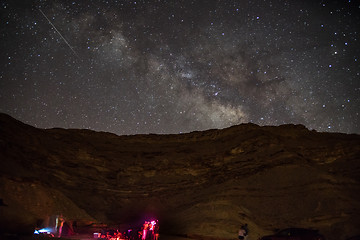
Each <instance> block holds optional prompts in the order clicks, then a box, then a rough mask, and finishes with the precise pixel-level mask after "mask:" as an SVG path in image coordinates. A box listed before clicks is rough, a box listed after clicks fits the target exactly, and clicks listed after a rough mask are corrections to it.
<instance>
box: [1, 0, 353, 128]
mask: <svg viewBox="0 0 360 240" xmlns="http://www.w3.org/2000/svg"><path fill="white" fill-rule="evenodd" d="M359 16H360V1H354V0H351V1H350V0H347V1H316V0H314V1H290V0H289V1H286V0H282V1H280V0H279V1H260V0H253V1H250V0H249V1H234V0H233V1H226V0H223V1H220V0H219V1H214V0H210V1H196V0H194V1H190V0H183V1H178V0H176V1H175V0H174V1H163V0H158V1H146V0H143V1H140V0H138V1H121V0H118V1H93V0H87V1H85V0H84V1H60V0H59V1H45V0H38V1H15V0H7V1H2V2H1V23H0V24H1V25H0V27H1V28H0V36H1V62H0V64H1V72H0V112H4V113H7V114H10V115H11V116H13V117H15V118H17V119H19V120H21V121H23V122H25V123H28V124H30V125H33V126H36V127H40V128H53V127H62V128H86V129H92V130H96V131H106V132H113V133H116V134H119V135H123V134H139V133H141V134H147V133H158V134H167V133H181V132H191V131H196V130H206V129H213V128H225V127H229V126H232V125H237V124H241V123H248V122H252V123H255V124H258V125H261V126H263V125H281V124H288V123H293V124H303V125H305V126H306V127H307V128H309V129H315V130H317V131H322V132H323V131H329V132H344V133H360V125H359V110H360V107H359V106H360V99H359V96H360V95H359V92H360V64H359V55H360V44H359V41H360V40H359V35H360V33H359V30H358V29H359V22H360V17H359Z"/></svg>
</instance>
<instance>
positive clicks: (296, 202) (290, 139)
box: [0, 114, 360, 240]
mask: <svg viewBox="0 0 360 240" xmlns="http://www.w3.org/2000/svg"><path fill="white" fill-rule="evenodd" d="M0 159H1V161H0V173H1V176H0V177H1V183H0V198H1V199H3V202H4V203H5V204H6V206H0V211H2V215H3V216H4V217H3V218H2V219H1V220H0V225H1V226H2V227H0V231H19V226H21V229H26V227H24V226H29V228H31V227H33V225H34V224H35V222H36V221H39V220H41V219H44V218H46V217H47V216H49V215H53V214H63V215H64V216H67V217H68V218H70V219H76V220H77V221H79V222H83V223H90V222H104V223H119V224H120V223H121V224H125V223H130V222H136V221H138V220H139V219H143V218H146V217H156V218H158V219H159V221H160V222H161V231H162V232H167V233H170V234H178V235H186V236H197V237H199V236H201V237H212V238H217V239H234V237H236V234H237V229H238V228H239V226H240V224H242V223H245V222H246V223H248V224H249V227H250V229H251V230H250V231H251V234H250V238H251V239H252V240H255V239H257V238H258V237H260V236H262V235H264V234H268V233H271V232H272V231H273V230H274V229H280V228H285V227H306V228H316V229H319V230H320V232H321V233H323V234H324V235H325V237H326V238H327V239H329V240H332V239H346V238H348V237H351V236H354V235H360V232H359V226H360V194H359V192H360V136H359V135H356V134H352V135H348V134H340V133H318V132H315V131H309V130H308V129H306V128H305V127H304V126H301V125H283V126H278V127H271V126H267V127H260V126H257V125H254V124H242V125H238V126H233V127H230V128H227V129H222V130H208V131H202V132H192V133H187V134H178V135H155V134H150V135H134V136H117V135H115V134H111V133H105V132H94V131H90V130H77V129H37V128H34V127H31V126H28V125H26V124H23V123H21V122H19V121H17V120H15V119H13V118H11V117H10V116H8V115H5V114H0ZM20 212H21V214H20Z"/></svg>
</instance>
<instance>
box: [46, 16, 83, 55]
mask: <svg viewBox="0 0 360 240" xmlns="http://www.w3.org/2000/svg"><path fill="white" fill-rule="evenodd" d="M39 11H40V12H41V14H42V15H43V16H44V17H45V18H46V20H48V22H49V23H50V25H51V26H52V27H53V28H54V29H55V31H56V32H57V33H58V34H59V35H60V37H61V38H62V39H63V40H64V42H65V43H66V44H67V45H68V46H69V48H70V49H71V51H72V52H73V53H74V54H75V55H76V56H77V57H78V58H79V59H80V57H79V55H78V54H77V53H76V52H75V50H74V49H73V48H72V47H71V45H70V44H69V43H68V41H66V39H65V38H64V36H63V35H62V34H61V33H60V32H59V30H57V28H56V27H55V25H54V24H52V22H51V21H50V19H49V18H48V17H47V16H46V15H45V13H44V12H43V11H41V9H39Z"/></svg>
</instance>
